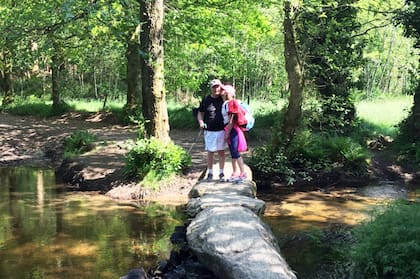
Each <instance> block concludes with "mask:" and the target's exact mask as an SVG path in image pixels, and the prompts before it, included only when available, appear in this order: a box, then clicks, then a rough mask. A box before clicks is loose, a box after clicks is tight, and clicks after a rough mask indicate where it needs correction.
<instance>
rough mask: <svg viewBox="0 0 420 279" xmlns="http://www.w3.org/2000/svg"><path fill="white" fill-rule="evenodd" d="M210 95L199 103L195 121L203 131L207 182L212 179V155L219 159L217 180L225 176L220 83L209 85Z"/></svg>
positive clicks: (221, 179) (214, 81) (223, 178)
mask: <svg viewBox="0 0 420 279" xmlns="http://www.w3.org/2000/svg"><path fill="white" fill-rule="evenodd" d="M210 87H211V95H209V96H206V97H204V98H203V100H202V101H201V103H200V107H199V109H198V114H197V121H198V124H199V125H200V129H204V145H205V150H206V151H207V170H208V172H207V180H208V181H210V180H212V179H213V164H214V153H215V152H217V154H218V157H219V180H220V181H224V180H225V175H224V173H223V168H224V166H225V146H226V142H225V139H224V137H225V131H224V124H223V116H222V105H223V99H222V96H221V87H222V82H221V81H220V80H218V79H214V80H212V81H211V83H210Z"/></svg>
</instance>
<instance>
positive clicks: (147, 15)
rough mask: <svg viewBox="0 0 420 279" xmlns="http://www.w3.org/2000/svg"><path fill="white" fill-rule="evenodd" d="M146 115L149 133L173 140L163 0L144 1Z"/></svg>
mask: <svg viewBox="0 0 420 279" xmlns="http://www.w3.org/2000/svg"><path fill="white" fill-rule="evenodd" d="M140 7H141V8H140V17H141V20H140V22H141V23H142V26H141V33H140V45H141V53H142V56H141V65H142V68H141V80H142V94H143V117H144V119H145V128H146V133H147V136H148V137H152V136H153V137H156V138H158V139H161V140H162V141H164V142H169V141H170V137H169V119H168V110H167V107H166V97H165V87H164V76H163V17H164V1H163V0H141V1H140Z"/></svg>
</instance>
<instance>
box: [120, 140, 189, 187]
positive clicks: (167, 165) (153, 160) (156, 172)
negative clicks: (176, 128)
mask: <svg viewBox="0 0 420 279" xmlns="http://www.w3.org/2000/svg"><path fill="white" fill-rule="evenodd" d="M189 166H191V157H190V156H189V155H188V153H187V152H186V151H185V150H184V149H183V148H182V147H180V146H178V145H175V144H174V143H172V142H171V143H168V144H166V143H164V142H162V141H161V140H159V139H156V138H150V139H140V140H138V141H137V142H136V143H135V145H134V146H133V148H132V149H131V150H130V151H129V152H128V154H127V157H126V166H125V174H126V176H128V177H137V178H139V179H140V180H143V181H145V182H155V181H160V180H162V179H164V178H168V177H170V176H172V175H174V174H179V173H181V172H182V171H183V170H185V169H186V168H188V167H189Z"/></svg>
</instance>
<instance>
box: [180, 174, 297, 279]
mask: <svg viewBox="0 0 420 279" xmlns="http://www.w3.org/2000/svg"><path fill="white" fill-rule="evenodd" d="M264 209H265V202H264V201H262V200H259V199H257V198H256V185H255V183H254V182H253V181H251V180H248V181H244V182H242V183H233V182H218V181H209V182H208V181H205V180H200V181H198V182H197V183H196V184H195V185H194V187H193V188H192V189H191V191H190V192H189V201H188V203H187V205H186V213H187V215H188V217H189V218H190V222H189V224H188V226H187V235H186V237H187V242H188V246H189V248H190V250H191V251H192V253H193V254H194V255H195V256H196V257H197V258H198V260H199V262H200V263H201V264H202V265H204V266H205V267H206V268H208V269H209V270H210V271H212V272H213V273H214V275H215V276H217V277H218V278H227V279H248V278H249V279H251V278H252V279H258V278H261V279H270V278H273V279H274V278H276V279H294V278H296V275H295V274H294V273H293V272H292V270H291V269H290V267H289V266H288V264H287V263H286V261H285V259H284V258H283V257H282V256H281V254H280V248H279V246H278V244H277V240H276V239H275V237H274V235H273V233H272V232H271V229H270V228H269V227H268V226H267V225H266V224H265V223H264V222H263V221H262V220H261V218H260V217H261V216H262V215H263V214H264Z"/></svg>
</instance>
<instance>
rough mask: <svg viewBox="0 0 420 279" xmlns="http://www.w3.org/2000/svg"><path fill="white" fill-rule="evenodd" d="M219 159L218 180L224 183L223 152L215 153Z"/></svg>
mask: <svg viewBox="0 0 420 279" xmlns="http://www.w3.org/2000/svg"><path fill="white" fill-rule="evenodd" d="M217 154H218V157H219V180H220V181H222V182H223V181H225V174H224V167H225V151H224V150H219V151H217Z"/></svg>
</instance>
